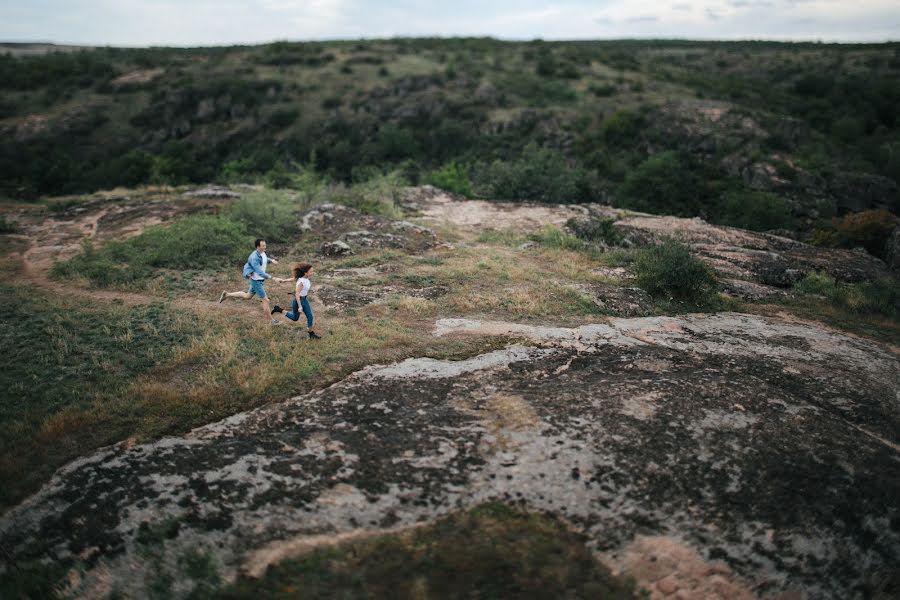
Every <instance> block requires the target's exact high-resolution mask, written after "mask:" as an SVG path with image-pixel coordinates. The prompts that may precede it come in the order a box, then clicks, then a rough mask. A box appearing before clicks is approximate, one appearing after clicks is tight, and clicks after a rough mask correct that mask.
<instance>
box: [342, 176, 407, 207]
mask: <svg viewBox="0 0 900 600" xmlns="http://www.w3.org/2000/svg"><path fill="white" fill-rule="evenodd" d="M405 185H406V181H405V180H404V179H403V177H402V175H401V174H400V173H399V172H398V171H393V172H390V173H380V172H376V173H373V174H371V176H370V178H369V179H367V180H366V181H362V182H359V183H356V184H354V185H353V186H352V187H351V188H350V189H349V190H348V189H343V190H341V191H340V192H338V193H337V194H336V196H335V198H334V201H335V202H340V203H341V204H345V205H347V206H350V207H351V208H355V209H356V210H358V211H359V212H361V213H363V214H367V215H383V216H386V217H389V218H392V219H401V218H403V211H402V210H401V209H400V207H399V206H397V204H396V202H395V200H394V199H395V196H396V193H397V191H398V190H399V189H400V188H401V187H403V186H405Z"/></svg>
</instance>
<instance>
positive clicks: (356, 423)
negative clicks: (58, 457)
mask: <svg viewBox="0 0 900 600" xmlns="http://www.w3.org/2000/svg"><path fill="white" fill-rule="evenodd" d="M435 334H436V335H511V336H516V337H519V338H521V339H522V340H523V343H522V344H521V345H513V346H510V347H508V348H506V349H505V350H501V351H496V352H491V353H488V354H484V355H481V356H476V357H473V358H471V359H468V360H463V361H441V360H433V359H428V358H421V359H411V360H407V361H404V362H402V363H398V364H394V365H387V366H374V367H369V368H366V369H364V370H362V371H360V372H357V373H355V374H353V375H352V376H350V377H348V378H347V379H346V380H344V381H342V382H340V383H337V384H335V385H333V386H331V387H329V388H327V389H324V390H321V391H317V392H314V393H310V394H308V395H304V396H300V397H296V398H293V399H291V400H289V401H286V402H282V403H278V404H273V405H270V406H267V407H264V408H261V409H258V410H254V411H250V412H247V413H244V414H239V415H236V416H234V417H231V418H229V419H225V420H224V421H220V422H218V423H214V424H211V425H208V426H205V427H201V428H199V429H196V430H194V431H192V432H191V433H189V434H188V435H185V436H183V437H169V438H165V439H162V440H159V441H157V442H154V443H148V444H141V445H132V446H129V445H126V444H120V445H117V446H113V447H109V448H106V449H103V450H101V451H98V452H96V453H95V454H93V455H91V456H88V457H86V458H83V459H81V460H78V461H75V462H73V463H71V464H69V465H68V466H66V467H65V468H63V469H61V470H60V471H59V472H58V473H57V474H56V475H55V476H54V477H53V479H52V480H51V481H50V482H49V483H48V484H47V485H46V486H45V487H44V488H43V489H42V490H41V491H40V492H39V493H37V494H36V495H35V496H33V497H31V498H30V499H28V500H27V501H26V502H24V503H23V504H21V505H20V506H18V507H16V508H14V509H12V510H10V511H9V512H8V513H7V514H5V515H4V516H3V517H2V518H0V546H2V547H3V548H4V549H6V550H7V551H8V552H10V553H11V554H12V556H14V557H15V558H16V560H17V561H20V562H21V563H22V564H26V563H28V562H29V561H34V560H42V561H46V562H47V563H48V564H49V563H56V564H63V565H72V566H75V565H76V564H78V565H80V567H79V568H80V569H83V570H84V576H83V577H80V578H72V579H71V580H70V582H69V586H70V587H69V589H70V591H71V592H72V594H73V595H75V596H82V595H92V594H98V593H102V592H103V591H105V590H106V591H108V590H109V589H110V586H115V588H116V589H118V590H120V591H122V592H124V593H126V594H127V595H129V596H132V597H144V596H146V595H147V594H148V586H149V585H150V582H151V580H152V577H153V576H154V571H159V570H160V569H163V570H165V569H171V570H173V571H174V570H176V569H177V563H178V557H179V556H183V555H184V553H185V552H187V551H189V550H191V549H196V548H207V549H209V550H211V552H212V554H213V556H215V561H216V564H217V567H218V568H219V569H220V571H221V572H222V573H223V574H225V575H227V576H233V575H234V574H235V573H236V572H238V571H247V572H259V571H260V569H261V567H260V564H259V561H260V560H261V559H260V557H261V556H273V555H278V554H279V553H278V551H277V549H278V548H279V547H280V546H289V545H291V544H294V545H296V544H297V542H298V538H299V539H301V540H302V539H303V538H306V537H309V538H310V539H313V540H319V539H322V537H321V536H326V538H327V537H328V536H334V535H343V534H347V533H350V532H354V531H359V530H364V529H386V528H396V527H402V526H405V525H411V524H414V523H416V522H421V521H425V520H430V519H433V518H434V517H436V516H438V515H441V514H444V513H447V512H449V511H453V510H457V509H459V508H465V507H469V506H472V505H475V504H477V503H480V502H483V501H485V500H488V499H495V498H499V499H506V500H508V501H510V502H517V503H521V504H522V505H524V506H525V507H528V508H531V509H535V510H544V511H550V512H552V513H555V514H557V515H560V516H562V517H564V518H565V519H567V520H568V521H569V522H571V523H572V524H573V525H574V526H575V527H577V528H578V529H579V530H581V531H583V532H585V533H587V534H588V536H589V539H590V540H591V542H590V545H591V546H592V548H593V549H594V550H596V551H597V552H598V556H602V557H603V558H604V560H606V561H608V562H610V563H615V564H620V565H625V566H626V569H627V568H628V565H636V564H640V562H641V558H640V557H641V555H642V551H641V550H640V548H643V547H657V548H659V547H660V546H659V545H658V544H657V545H656V546H653V545H652V544H650V542H648V541H647V540H651V541H652V540H659V539H663V540H676V541H677V543H678V544H679V546H678V547H680V548H687V550H685V552H687V553H688V554H690V553H691V552H694V553H696V554H697V556H698V557H699V558H697V559H696V560H698V561H711V560H712V561H715V560H718V561H722V562H724V564H725V565H727V567H728V569H730V571H731V572H732V573H733V574H734V576H735V578H736V579H737V580H739V581H740V582H741V585H742V586H743V588H742V589H747V590H752V593H753V594H754V595H757V596H762V597H771V596H774V595H775V594H777V593H780V592H782V591H786V590H788V591H790V590H796V591H799V592H801V593H805V594H808V595H809V596H810V597H815V598H835V599H837V598H841V599H845V598H864V597H867V596H869V595H870V594H871V591H872V589H873V587H874V586H875V585H877V582H878V581H879V578H882V577H884V576H885V574H887V573H889V572H890V569H892V568H896V565H897V564H898V563H900V503H898V498H900V426H898V425H900V392H898V390H900V357H898V354H897V353H896V349H892V348H888V347H886V346H883V345H879V344H877V343H875V342H870V341H866V340H862V339H859V338H855V337H850V336H846V335H842V334H840V333H837V332H833V331H830V330H827V329H824V328H819V327H816V326H812V325H805V324H798V323H787V322H783V321H779V320H775V319H768V318H762V317H755V316H748V315H739V314H731V313H726V314H719V315H689V316H684V317H677V318H676V317H648V318H636V319H612V320H610V321H609V322H608V323H605V324H597V325H590V326H584V327H580V328H577V329H566V328H555V327H543V328H534V327H528V326H524V325H516V324H510V323H500V322H480V321H472V320H464V319H457V320H444V321H440V322H438V323H437V324H436V329H435ZM159 532H165V535H159ZM313 536H318V537H313ZM148 539H155V540H156V541H155V542H154V543H156V544H158V546H156V547H157V550H158V552H160V554H159V556H161V557H162V558H161V559H160V560H157V561H148V560H146V551H145V547H146V544H147V543H148V542H147V540H148ZM636 542H638V543H637V545H636ZM666 543H668V542H666ZM648 544H649V546H648ZM301 545H302V544H301ZM662 547H665V546H662ZM636 549H637V550H636ZM692 560H693V559H692ZM263 566H264V565H263ZM2 568H3V569H10V568H11V567H10V566H8V565H7V566H5V567H2ZM672 568H675V567H672ZM648 573H649V574H648ZM655 577H656V578H659V577H661V575H657V576H655ZM640 580H641V583H644V584H645V585H648V586H649V585H655V586H657V587H654V588H653V589H654V590H661V589H665V588H664V585H663V584H664V583H665V582H663V581H662V580H660V581H659V582H654V576H653V575H652V569H650V570H649V571H648V570H647V569H644V570H643V571H641V579H640ZM667 581H668V580H667ZM73 582H74V583H73ZM665 585H666V586H669V585H675V584H672V583H671V582H669V583H665ZM729 589H730V588H729ZM189 591H190V590H189V588H184V589H182V588H178V587H177V586H176V588H175V592H176V594H181V595H185V594H187V593H188V592H189Z"/></svg>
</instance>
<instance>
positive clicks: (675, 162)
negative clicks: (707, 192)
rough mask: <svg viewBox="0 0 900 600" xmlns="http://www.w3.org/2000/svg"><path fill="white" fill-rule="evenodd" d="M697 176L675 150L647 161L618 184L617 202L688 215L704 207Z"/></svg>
mask: <svg viewBox="0 0 900 600" xmlns="http://www.w3.org/2000/svg"><path fill="white" fill-rule="evenodd" d="M703 198H704V190H703V189H702V186H701V184H700V182H699V181H698V179H697V176H696V175H695V173H694V172H693V170H692V169H691V168H690V166H689V165H688V164H686V163H685V162H684V161H683V160H682V159H681V158H680V157H679V156H678V154H676V153H675V152H663V153H662V154H658V155H656V156H652V157H650V158H648V159H647V160H646V161H644V162H643V163H642V164H641V165H640V166H638V168H637V169H635V170H634V171H632V172H631V173H630V174H629V175H628V177H627V178H626V179H625V182H624V183H623V184H622V185H621V186H619V190H618V193H617V198H616V205H617V206H621V207H623V208H630V209H633V210H639V211H643V212H650V213H655V214H667V215H675V216H683V217H689V216H694V215H697V214H699V213H700V210H701V209H702V208H703V204H704V202H703Z"/></svg>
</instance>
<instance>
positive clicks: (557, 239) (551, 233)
mask: <svg viewBox="0 0 900 600" xmlns="http://www.w3.org/2000/svg"><path fill="white" fill-rule="evenodd" d="M530 238H531V240H532V241H535V242H537V243H539V244H541V245H542V246H546V247H547V248H556V249H559V250H574V251H576V252H578V251H582V250H586V249H587V245H586V244H585V243H584V242H583V241H582V240H581V239H579V238H578V237H576V236H574V235H571V234H568V233H566V232H564V231H563V230H561V229H560V228H559V227H554V226H553V225H545V226H544V229H542V230H541V231H540V232H539V233H535V234H532V235H531V236H530Z"/></svg>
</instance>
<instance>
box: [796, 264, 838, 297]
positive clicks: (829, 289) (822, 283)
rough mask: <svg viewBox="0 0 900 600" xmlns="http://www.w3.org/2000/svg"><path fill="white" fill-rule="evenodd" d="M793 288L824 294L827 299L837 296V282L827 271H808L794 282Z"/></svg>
mask: <svg viewBox="0 0 900 600" xmlns="http://www.w3.org/2000/svg"><path fill="white" fill-rule="evenodd" d="M794 289H795V290H797V291H798V292H801V293H803V294H816V295H818V296H825V297H826V298H828V299H829V300H833V299H835V298H836V297H837V283H836V282H835V280H834V277H832V276H831V275H828V274H827V273H816V272H815V271H814V272H812V273H808V274H807V275H806V276H805V277H804V278H803V279H801V280H800V281H798V282H797V283H795V284H794Z"/></svg>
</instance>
